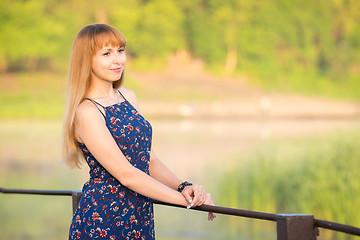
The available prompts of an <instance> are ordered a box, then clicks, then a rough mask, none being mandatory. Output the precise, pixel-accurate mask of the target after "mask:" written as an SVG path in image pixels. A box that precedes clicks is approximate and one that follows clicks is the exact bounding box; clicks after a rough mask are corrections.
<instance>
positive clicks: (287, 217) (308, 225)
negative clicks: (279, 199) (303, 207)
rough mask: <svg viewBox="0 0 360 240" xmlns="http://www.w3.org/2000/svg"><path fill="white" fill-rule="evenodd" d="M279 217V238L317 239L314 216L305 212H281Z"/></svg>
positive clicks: (289, 239)
mask: <svg viewBox="0 0 360 240" xmlns="http://www.w3.org/2000/svg"><path fill="white" fill-rule="evenodd" d="M278 216H279V218H278V219H277V221H276V222H277V239H278V240H316V236H317V228H315V225H314V216H313V215H305V214H279V215H278Z"/></svg>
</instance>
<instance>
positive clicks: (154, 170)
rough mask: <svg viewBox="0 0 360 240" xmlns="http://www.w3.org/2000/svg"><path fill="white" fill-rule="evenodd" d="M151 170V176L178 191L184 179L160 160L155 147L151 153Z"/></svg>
mask: <svg viewBox="0 0 360 240" xmlns="http://www.w3.org/2000/svg"><path fill="white" fill-rule="evenodd" d="M149 170H150V176H152V177H153V178H155V179H156V180H158V181H159V182H161V183H163V184H165V185H166V186H168V187H169V188H172V189H174V190H176V191H177V188H178V186H179V185H180V184H181V183H182V181H181V180H180V179H179V178H178V177H177V176H176V175H175V174H174V173H173V172H171V171H170V169H169V168H167V167H166V166H165V164H164V163H162V162H161V161H160V160H159V158H158V157H157V155H156V153H155V151H154V149H153V148H152V149H151V153H150V165H149Z"/></svg>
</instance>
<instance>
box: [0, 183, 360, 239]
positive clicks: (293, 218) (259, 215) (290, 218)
mask: <svg viewBox="0 0 360 240" xmlns="http://www.w3.org/2000/svg"><path fill="white" fill-rule="evenodd" d="M0 193H11V194H37V195H55V196H72V197H73V210H74V209H75V208H76V206H77V204H78V202H79V200H80V198H81V191H70V190H30V189H9V188H0ZM154 203H155V204H160V205H166V206H172V207H178V208H186V207H185V206H181V205H176V204H170V203H165V202H161V201H157V200H154ZM192 210H197V211H203V212H214V213H218V214H225V215H232V216H238V217H246V218H254V219H260V220H267V221H273V222H277V225H278V227H277V228H278V239H287V240H290V239H303V238H301V237H304V236H303V235H302V236H301V235H300V238H296V237H291V236H290V235H291V233H296V232H297V230H294V229H296V228H294V226H292V224H293V223H294V222H295V223H301V221H303V223H304V219H305V223H306V221H307V223H306V224H309V223H310V224H311V226H310V227H312V229H313V232H314V233H315V235H316V232H317V231H316V229H317V228H318V227H319V228H325V229H329V230H333V231H338V232H343V233H347V234H351V235H356V236H360V228H357V227H353V226H350V225H344V224H340V223H335V222H329V221H324V220H319V219H314V218H313V216H312V215H303V214H272V213H264V212H256V211H250V210H243V209H236V208H227V207H220V206H210V205H205V204H204V205H202V206H199V207H195V208H192ZM309 219H310V221H309ZM306 224H305V225H306ZM279 229H280V230H279ZM310 232H311V231H310ZM279 234H280V237H279ZM300 234H304V232H303V230H302V232H301V233H300ZM311 234H312V233H311ZM289 236H290V237H289ZM309 239H310V238H309ZM311 239H316V236H315V237H314V238H311Z"/></svg>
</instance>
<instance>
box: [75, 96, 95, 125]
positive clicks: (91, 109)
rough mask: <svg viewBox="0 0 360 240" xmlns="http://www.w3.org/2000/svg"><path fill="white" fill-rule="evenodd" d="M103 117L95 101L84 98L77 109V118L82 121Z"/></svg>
mask: <svg viewBox="0 0 360 240" xmlns="http://www.w3.org/2000/svg"><path fill="white" fill-rule="evenodd" d="M98 117H101V114H100V112H99V110H97V109H96V106H94V103H92V102H90V101H87V100H84V101H82V102H81V103H80V104H79V106H78V107H77V108H76V111H75V119H76V121H81V120H82V119H98Z"/></svg>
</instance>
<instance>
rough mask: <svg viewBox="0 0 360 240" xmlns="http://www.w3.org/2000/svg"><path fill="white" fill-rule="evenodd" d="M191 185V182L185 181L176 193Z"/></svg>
mask: <svg viewBox="0 0 360 240" xmlns="http://www.w3.org/2000/svg"><path fill="white" fill-rule="evenodd" d="M191 185H193V184H192V183H191V182H188V181H185V182H183V183H181V184H180V185H179V186H178V189H177V190H178V192H182V191H183V190H184V188H185V187H186V186H191Z"/></svg>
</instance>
